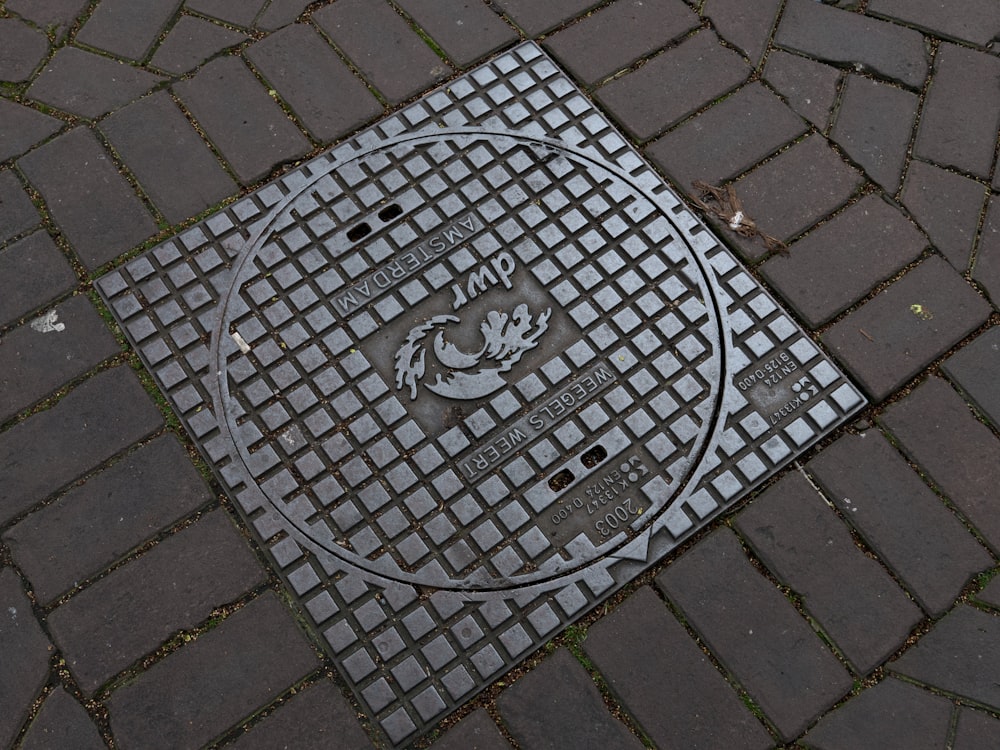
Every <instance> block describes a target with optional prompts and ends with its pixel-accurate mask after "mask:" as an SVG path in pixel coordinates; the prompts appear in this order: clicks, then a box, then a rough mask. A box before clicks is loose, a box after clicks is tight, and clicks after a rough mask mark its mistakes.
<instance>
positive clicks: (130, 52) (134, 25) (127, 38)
mask: <svg viewBox="0 0 1000 750" xmlns="http://www.w3.org/2000/svg"><path fill="white" fill-rule="evenodd" d="M182 2H183V0H101V2H100V3H99V4H98V6H97V8H95V9H94V12H93V14H91V16H90V18H88V19H87V22H86V23H85V24H84V25H83V28H81V29H80V31H79V32H77V35H76V41H77V42H81V43H83V44H85V45H87V46H88V47H96V48H97V49H102V50H105V51H106V52H111V53H113V54H115V55H118V56H119V57H127V58H129V59H130V60H144V59H145V58H146V55H147V53H148V52H149V50H150V48H151V47H152V46H153V42H155V41H156V39H157V37H159V36H160V33H161V32H162V31H163V27H164V26H166V24H167V22H168V21H169V20H170V19H171V18H173V16H174V13H176V12H177V9H178V8H180V6H181V3H182Z"/></svg>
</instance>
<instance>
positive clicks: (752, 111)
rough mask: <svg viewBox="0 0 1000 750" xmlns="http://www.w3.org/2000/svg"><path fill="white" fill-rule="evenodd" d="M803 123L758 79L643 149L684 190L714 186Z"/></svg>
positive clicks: (779, 143)
mask: <svg viewBox="0 0 1000 750" xmlns="http://www.w3.org/2000/svg"><path fill="white" fill-rule="evenodd" d="M806 127H807V126H806V123H805V122H804V121H803V120H802V118H801V117H799V116H798V115H796V114H795V113H794V112H793V111H792V110H790V109H789V108H788V107H787V106H785V104H784V103H782V101H781V100H780V99H779V98H778V97H776V96H775V95H774V94H772V93H771V92H770V91H768V90H767V89H766V88H764V86H763V85H761V84H760V83H756V82H755V83H751V84H749V85H748V86H745V87H744V88H742V89H740V90H739V91H737V92H736V93H735V94H733V95H732V96H729V97H726V98H725V99H724V100H723V101H721V102H720V103H719V104H716V105H715V106H713V107H711V108H710V109H708V110H706V111H705V112H703V113H701V114H700V115H698V116H697V117H694V118H692V119H691V120H688V121H687V122H686V123H684V124H683V125H681V126H680V127H679V128H677V129H676V130H673V131H671V132H670V133H667V134H666V135H665V136H663V137H662V138H660V139H659V140H657V141H654V142H653V143H651V144H650V145H649V146H648V147H647V149H646V153H647V154H648V155H649V156H650V157H651V158H652V159H653V161H655V162H656V163H657V164H659V165H660V166H662V167H663V168H664V169H665V170H666V171H667V173H668V174H669V175H670V176H671V177H672V178H673V179H674V181H675V182H676V183H677V184H678V185H680V186H681V188H682V189H683V190H686V191H690V189H691V183H692V182H693V181H694V180H702V181H703V182H707V183H708V184H710V185H718V184H720V183H722V182H725V181H726V180H729V179H732V178H733V177H736V176H737V175H739V174H741V173H742V172H745V171H746V170H747V169H749V168H750V167H752V166H753V165H754V164H756V163H757V162H759V161H760V160H761V159H763V158H764V157H766V156H769V155H770V154H771V153H773V152H775V151H777V150H778V149H779V148H780V147H781V146H783V145H785V144H786V143H788V142H789V141H792V140H794V139H795V138H797V137H798V136H800V135H802V133H803V132H805V129H806Z"/></svg>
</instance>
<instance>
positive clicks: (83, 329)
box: [0, 296, 121, 422]
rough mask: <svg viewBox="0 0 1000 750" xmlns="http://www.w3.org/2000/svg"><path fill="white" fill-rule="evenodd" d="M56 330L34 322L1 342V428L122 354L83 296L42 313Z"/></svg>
mask: <svg viewBox="0 0 1000 750" xmlns="http://www.w3.org/2000/svg"><path fill="white" fill-rule="evenodd" d="M53 312H54V313H55V314H56V316H57V317H58V321H56V323H55V325H59V326H62V328H61V330H45V328H44V327H42V326H40V325H39V321H38V319H35V320H33V321H31V322H30V323H26V324H25V325H22V326H20V327H19V328H16V329H14V330H13V331H11V332H10V333H8V334H7V335H6V336H4V337H3V339H2V340H0V422H3V421H5V420H6V419H8V418H9V417H12V416H14V414H16V413H17V412H19V411H21V410H23V409H26V408H27V407H29V406H31V405H32V404H34V403H36V402H38V401H39V400H41V399H42V398H44V397H45V396H47V395H48V394H49V393H50V392H52V391H54V390H56V389H57V388H59V387H60V386H62V385H65V384H66V383H68V382H69V381H70V380H72V379H74V378H76V377H79V376H80V375H83V374H84V373H85V372H87V371H88V370H90V369H91V368H93V367H95V366H97V365H98V364H100V363H101V362H103V361H104V360H105V359H107V358H108V357H112V356H114V355H115V354H117V353H118V352H120V351H121V349H120V348H119V346H118V342H116V341H115V337H114V336H112V335H111V331H109V330H108V327H107V326H106V325H105V324H104V321H103V320H101V317H100V316H99V315H98V314H97V312H96V311H95V310H94V306H93V305H91V304H90V301H89V300H88V299H87V298H86V297H84V296H78V297H71V298H70V299H68V300H66V302H63V303H62V304H61V305H57V306H56V307H54V308H52V310H50V311H48V312H47V315H49V316H51V315H52V313H53Z"/></svg>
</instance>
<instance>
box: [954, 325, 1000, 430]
mask: <svg viewBox="0 0 1000 750" xmlns="http://www.w3.org/2000/svg"><path fill="white" fill-rule="evenodd" d="M941 369H942V370H944V372H945V374H946V375H947V376H948V377H949V378H951V380H952V382H954V383H955V384H956V385H957V386H958V387H959V389H960V390H961V391H962V392H963V393H964V394H965V395H966V397H967V398H968V399H969V401H971V402H972V403H973V404H975V406H976V408H977V409H979V411H980V412H981V413H982V414H984V415H986V417H987V419H989V420H990V421H991V422H992V423H993V425H994V426H995V427H998V428H1000V388H997V383H1000V328H991V329H990V330H988V331H986V333H984V334H982V335H980V336H979V338H977V339H976V340H975V341H973V342H972V343H971V344H968V345H967V346H966V347H964V348H963V349H961V350H960V351H958V352H956V353H955V354H953V355H951V356H950V357H949V358H948V359H947V360H945V363H944V364H943V365H942V366H941Z"/></svg>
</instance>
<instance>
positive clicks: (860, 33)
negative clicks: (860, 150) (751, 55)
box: [774, 0, 929, 89]
mask: <svg viewBox="0 0 1000 750" xmlns="http://www.w3.org/2000/svg"><path fill="white" fill-rule="evenodd" d="M774 41H775V43H776V44H778V45H779V46H781V47H785V48H786V49H791V50H796V51H798V52H803V53H805V54H807V55H810V56H811V57H815V58H817V59H819V60H824V61H828V62H834V63H849V64H851V65H861V66H863V67H864V68H867V69H869V70H871V71H872V72H874V73H876V74H878V75H880V76H884V77H885V78H889V79H892V80H895V81H899V82H900V83H903V84H905V85H907V86H910V87H911V88H915V89H919V88H920V87H921V86H922V85H923V83H924V79H925V78H926V76H927V72H928V67H929V64H928V55H927V50H926V48H925V47H924V39H923V37H922V36H921V35H920V33H919V32H917V31H914V30H913V29H907V28H905V27H903V26H897V25H896V24H891V23H887V22H885V21H880V20H877V19H874V18H868V17H866V16H862V15H859V14H858V13H853V12H849V11H846V10H841V9H840V8H832V7H830V6H828V5H823V4H822V3H817V2H815V0H789V1H788V4H787V5H786V6H785V12H784V15H783V16H782V18H781V24H780V25H779V26H778V32H777V34H776V35H775V39H774Z"/></svg>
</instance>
